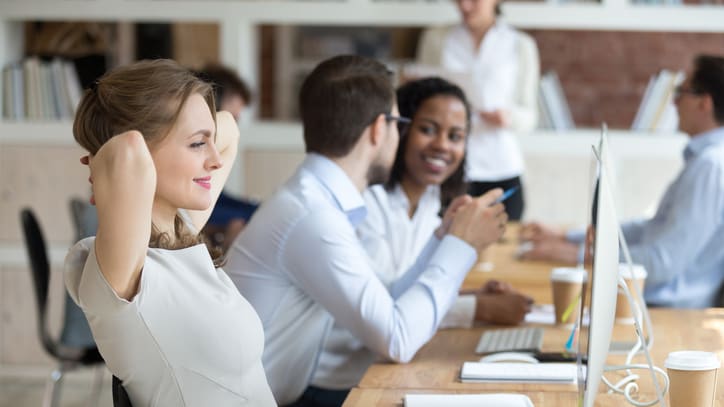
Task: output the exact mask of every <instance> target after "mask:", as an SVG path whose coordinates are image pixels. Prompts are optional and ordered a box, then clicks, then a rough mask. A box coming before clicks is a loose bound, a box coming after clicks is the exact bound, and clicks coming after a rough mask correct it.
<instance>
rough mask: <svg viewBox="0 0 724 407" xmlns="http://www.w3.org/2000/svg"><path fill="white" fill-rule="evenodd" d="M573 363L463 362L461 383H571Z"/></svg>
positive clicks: (574, 370)
mask: <svg viewBox="0 0 724 407" xmlns="http://www.w3.org/2000/svg"><path fill="white" fill-rule="evenodd" d="M577 371H578V370H577V367H576V364H575V363H538V364H529V363H481V362H465V363H463V368H462V369H461V370H460V380H461V381H462V382H548V383H573V382H575V381H576V377H577Z"/></svg>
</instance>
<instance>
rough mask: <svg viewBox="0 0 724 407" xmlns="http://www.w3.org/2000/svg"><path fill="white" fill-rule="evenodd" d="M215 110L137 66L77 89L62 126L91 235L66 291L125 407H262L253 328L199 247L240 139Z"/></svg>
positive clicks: (159, 73) (178, 76)
mask: <svg viewBox="0 0 724 407" xmlns="http://www.w3.org/2000/svg"><path fill="white" fill-rule="evenodd" d="M215 112H216V109H215V106H214V96H213V91H212V89H211V87H210V85H208V84H206V83H205V82H203V81H201V80H199V79H197V78H196V77H195V76H194V75H193V74H192V73H191V72H190V71H188V70H187V69H185V68H183V67H181V66H179V65H178V64H177V63H175V62H173V61H170V60H156V61H141V62H138V63H135V64H132V65H128V66H125V67H121V68H118V69H116V70H114V71H112V72H110V73H108V74H106V75H105V76H104V77H102V78H101V79H100V80H98V81H97V82H96V83H95V84H94V86H93V87H92V88H91V89H89V90H87V91H86V92H85V94H84V95H83V99H82V100H81V103H80V105H79V107H78V112H77V113H76V116H75V122H74V123H73V135H74V137H75V139H76V141H77V142H78V143H79V144H80V145H81V146H82V147H83V148H85V149H86V150H87V151H88V153H89V155H88V156H85V157H83V158H82V159H81V162H82V163H83V164H86V165H88V167H89V168H90V179H89V180H90V182H91V184H92V186H93V197H92V198H91V201H92V202H93V201H94V202H95V204H96V207H97V209H98V232H97V236H96V237H90V238H87V239H84V240H82V241H80V242H79V243H78V244H77V245H76V246H74V247H73V248H72V249H71V251H70V253H69V254H68V256H67V257H66V273H65V280H66V286H67V288H68V291H69V292H70V294H71V296H72V297H73V299H74V300H75V301H76V302H77V303H78V304H79V305H80V307H81V308H82V309H83V311H84V313H85V315H86V317H87V318H88V321H89V324H90V327H91V330H92V332H93V336H94V338H95V340H96V343H97V344H98V349H99V350H100V352H101V354H102V355H103V358H104V359H105V361H106V363H107V365H108V368H109V369H110V370H111V372H113V374H114V375H116V376H117V377H118V378H120V379H121V381H122V383H123V386H124V387H125V389H126V391H127V392H128V394H129V396H130V399H131V402H132V403H133V405H134V406H137V407H138V406H238V405H242V404H244V403H248V404H250V405H259V406H271V405H275V403H274V399H273V397H272V394H271V391H270V389H269V385H268V384H267V382H266V377H265V374H264V370H263V368H262V364H261V354H262V350H263V345H264V335H263V331H262V326H261V323H260V321H259V318H258V317H257V315H256V313H255V312H254V310H253V308H252V307H251V306H250V305H249V303H248V302H247V301H246V300H245V299H244V298H243V297H242V296H241V295H240V294H239V292H238V291H237V289H236V287H235V286H234V284H233V283H232V282H231V280H230V279H229V278H228V277H227V275H226V274H225V273H224V271H223V270H221V269H220V268H218V266H219V263H220V261H219V260H220V257H219V256H218V254H217V253H212V252H210V251H209V249H207V246H206V245H205V244H204V243H203V242H202V241H201V239H200V238H199V235H198V231H199V230H201V228H202V227H203V226H204V224H205V223H206V221H207V219H208V218H209V214H210V211H211V209H212V208H213V206H214V202H216V199H217V198H218V196H219V192H220V191H221V188H222V186H223V185H224V182H225V181H226V179H227V177H228V175H229V170H230V168H231V164H232V161H233V160H234V157H235V156H236V149H237V143H238V138H239V133H238V128H237V127H236V124H235V122H234V119H233V118H232V117H231V115H229V114H228V113H226V112H222V113H219V114H218V115H217V114H215Z"/></svg>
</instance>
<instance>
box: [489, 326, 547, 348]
mask: <svg viewBox="0 0 724 407" xmlns="http://www.w3.org/2000/svg"><path fill="white" fill-rule="evenodd" d="M542 343H543V328H540V327H525V328H510V329H491V330H488V331H485V332H483V335H482V336H481V337H480V342H478V346H477V347H476V348H475V352H477V353H493V352H509V351H514V352H538V351H540V347H541V344H542Z"/></svg>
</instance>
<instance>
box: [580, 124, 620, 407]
mask: <svg viewBox="0 0 724 407" xmlns="http://www.w3.org/2000/svg"><path fill="white" fill-rule="evenodd" d="M594 151H595V153H596V160H597V162H596V169H597V171H596V174H597V176H596V180H595V183H594V184H593V188H592V190H593V199H592V202H591V208H592V211H591V212H592V213H591V226H592V228H593V248H592V253H591V254H592V265H591V267H590V275H589V277H588V280H587V283H585V284H584V289H583V293H582V297H581V298H582V299H581V307H586V306H587V307H588V308H589V313H588V314H589V324H588V326H583V323H582V322H583V314H584V313H583V312H579V321H578V324H577V326H578V328H577V329H578V387H579V406H582V407H592V406H593V405H594V401H595V398H596V394H597V392H598V386H599V384H600V382H601V376H602V374H603V367H604V365H605V363H606V356H607V355H608V349H609V344H610V342H611V334H612V331H613V322H614V317H615V311H616V294H617V283H618V249H619V246H618V245H619V242H618V220H617V219H616V213H615V209H614V205H613V196H612V195H613V194H612V190H611V189H612V188H611V178H610V177H611V174H610V173H609V171H608V169H609V168H611V166H610V164H609V163H608V146H607V142H606V134H605V129H604V131H603V132H602V134H601V142H600V144H599V146H598V148H597V149H596V148H594ZM584 357H585V358H586V359H587V363H586V364H585V365H584V364H583V363H582V360H583V358H584Z"/></svg>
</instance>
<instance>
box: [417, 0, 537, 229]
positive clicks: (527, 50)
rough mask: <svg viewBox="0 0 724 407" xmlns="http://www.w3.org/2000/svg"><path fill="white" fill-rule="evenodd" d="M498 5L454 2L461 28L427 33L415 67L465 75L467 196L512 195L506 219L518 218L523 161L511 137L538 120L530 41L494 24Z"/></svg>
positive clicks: (493, 0) (481, 0)
mask: <svg viewBox="0 0 724 407" xmlns="http://www.w3.org/2000/svg"><path fill="white" fill-rule="evenodd" d="M500 1H501V0H456V1H455V3H456V4H457V7H458V9H459V10H460V14H461V16H462V24H460V25H456V26H453V27H442V28H433V29H429V30H427V31H426V32H425V33H424V34H423V36H422V39H421V43H420V46H419V47H418V56H417V59H418V62H420V63H423V64H427V65H439V66H442V67H443V68H445V69H447V70H449V71H452V72H458V73H470V74H471V76H472V83H473V89H465V92H466V93H467V95H468V97H469V98H470V100H471V101H472V102H473V105H474V106H473V107H474V109H475V114H474V115H473V131H472V134H471V136H470V141H469V143H468V160H467V177H468V180H469V181H470V189H469V192H470V194H471V195H473V196H477V195H480V194H482V193H485V192H486V191H488V190H490V189H493V188H503V189H506V190H507V189H509V188H511V187H513V186H518V187H520V188H521V189H520V190H518V192H517V193H515V194H514V195H513V196H512V197H511V198H510V199H508V200H507V201H506V202H505V209H506V211H507V212H508V218H509V219H510V220H520V218H521V217H522V214H523V206H524V201H523V190H522V185H521V179H520V177H521V175H522V173H523V169H524V163H523V156H522V154H521V152H520V148H519V146H518V143H517V141H516V139H515V133H525V132H528V131H530V130H532V129H533V128H534V127H535V126H536V123H537V120H538V110H537V95H538V80H539V77H540V66H539V65H540V64H539V60H538V49H537V47H536V45H535V42H534V41H533V39H532V38H531V37H530V36H528V35H527V34H525V33H522V32H520V31H518V30H515V29H514V28H512V27H510V26H509V25H508V24H506V23H505V22H503V21H500V20H498V19H497V17H498V16H499V15H500V7H499V6H500V4H499V2H500Z"/></svg>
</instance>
